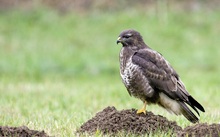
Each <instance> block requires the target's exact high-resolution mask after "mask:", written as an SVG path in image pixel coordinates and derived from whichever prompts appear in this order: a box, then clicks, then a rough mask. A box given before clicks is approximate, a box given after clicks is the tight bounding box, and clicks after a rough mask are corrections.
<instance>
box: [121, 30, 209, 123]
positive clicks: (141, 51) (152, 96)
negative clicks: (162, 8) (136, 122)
mask: <svg viewBox="0 0 220 137" xmlns="http://www.w3.org/2000/svg"><path fill="white" fill-rule="evenodd" d="M118 43H121V44H122V49H121V51H120V55H119V60H120V75H121V78H122V81H123V83H124V85H125V87H126V88H127V90H128V93H129V94H130V95H131V96H134V97H136V98H139V99H140V100H142V101H143V102H144V106H143V108H142V109H139V110H138V111H137V113H138V114H139V113H146V112H145V111H146V105H147V104H158V105H159V106H161V107H163V108H165V109H166V110H168V111H169V112H172V113H174V114H176V115H183V116H185V117H186V118H187V119H188V120H189V121H190V122H192V123H196V122H197V121H198V120H199V119H198V118H197V117H196V115H195V114H194V113H193V112H192V111H191V110H190V109H189V106H190V107H191V108H192V109H194V110H195V112H196V113H197V114H198V115H199V112H198V110H197V109H199V110H200V111H202V112H205V110H204V108H203V106H202V105H201V104H200V103H198V102H197V101H196V100H195V99H194V98H193V97H192V96H191V95H190V94H189V93H188V92H187V90H186V88H185V86H184V84H183V82H182V81H181V79H180V77H179V75H178V74H177V73H176V71H175V70H174V69H173V68H172V66H171V65H170V64H169V62H168V61H167V60H166V59H165V58H164V57H163V56H162V55H161V54H160V53H158V52H157V51H155V50H153V49H151V48H150V47H148V46H147V45H146V44H145V43H144V41H143V39H142V36H141V35H140V33H139V32H137V31H135V30H132V29H129V30H124V31H122V32H121V34H120V35H119V37H118V39H117V44H118Z"/></svg>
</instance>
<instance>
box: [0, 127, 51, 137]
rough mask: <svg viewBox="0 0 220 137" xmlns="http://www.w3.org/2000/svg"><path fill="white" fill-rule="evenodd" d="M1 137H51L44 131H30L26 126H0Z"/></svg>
mask: <svg viewBox="0 0 220 137" xmlns="http://www.w3.org/2000/svg"><path fill="white" fill-rule="evenodd" d="M0 136H1V137H49V136H48V135H47V134H46V133H45V132H44V131H36V130H30V129H28V128H27V127H26V126H22V127H8V126H0Z"/></svg>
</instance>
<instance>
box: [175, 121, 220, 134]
mask: <svg viewBox="0 0 220 137" xmlns="http://www.w3.org/2000/svg"><path fill="white" fill-rule="evenodd" d="M187 135H188V137H219V136H220V124H211V125H208V124H207V123H200V124H196V125H193V126H188V127H186V128H185V129H184V130H183V131H182V132H179V133H178V136H179V137H185V136H187Z"/></svg>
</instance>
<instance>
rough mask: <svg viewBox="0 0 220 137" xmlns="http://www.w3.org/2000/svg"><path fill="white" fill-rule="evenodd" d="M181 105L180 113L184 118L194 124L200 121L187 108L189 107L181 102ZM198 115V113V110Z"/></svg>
mask: <svg viewBox="0 0 220 137" xmlns="http://www.w3.org/2000/svg"><path fill="white" fill-rule="evenodd" d="M179 104H180V112H181V113H182V114H183V116H184V117H185V118H186V119H188V120H189V121H190V122H192V123H196V122H198V121H199V119H198V118H197V117H196V116H195V114H193V112H192V111H191V110H190V109H189V108H188V107H187V105H186V104H185V103H184V102H179ZM196 112H197V113H198V111H197V110H196Z"/></svg>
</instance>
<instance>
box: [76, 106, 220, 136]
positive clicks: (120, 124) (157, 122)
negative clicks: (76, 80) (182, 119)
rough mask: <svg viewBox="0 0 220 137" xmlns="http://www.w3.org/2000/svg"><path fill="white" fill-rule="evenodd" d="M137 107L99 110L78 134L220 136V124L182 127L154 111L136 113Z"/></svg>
mask: <svg viewBox="0 0 220 137" xmlns="http://www.w3.org/2000/svg"><path fill="white" fill-rule="evenodd" d="M136 111H137V110H135V109H128V110H121V111H118V110H116V108H115V107H107V108H105V109H104V110H102V111H101V112H98V113H97V114H96V115H95V116H94V117H93V118H91V119H90V120H88V121H87V122H85V123H84V124H83V125H82V126H81V127H80V128H79V129H78V130H77V132H76V133H77V134H83V133H89V134H94V133H96V132H97V131H100V132H101V133H103V134H110V135H117V134H118V133H120V132H123V133H126V134H130V133H131V134H137V135H149V134H154V133H156V132H162V133H169V135H174V136H178V137H185V136H188V137H191V136H193V137H194V136H196V137H203V136H211V137H219V135H220V124H211V125H208V124H206V123H204V124H201V123H200V124H195V125H193V126H188V127H186V128H185V129H182V128H181V127H180V126H178V125H177V124H176V122H173V121H169V120H168V119H167V118H165V117H163V116H160V115H154V114H153V113H152V112H147V113H146V115H145V114H136Z"/></svg>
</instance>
